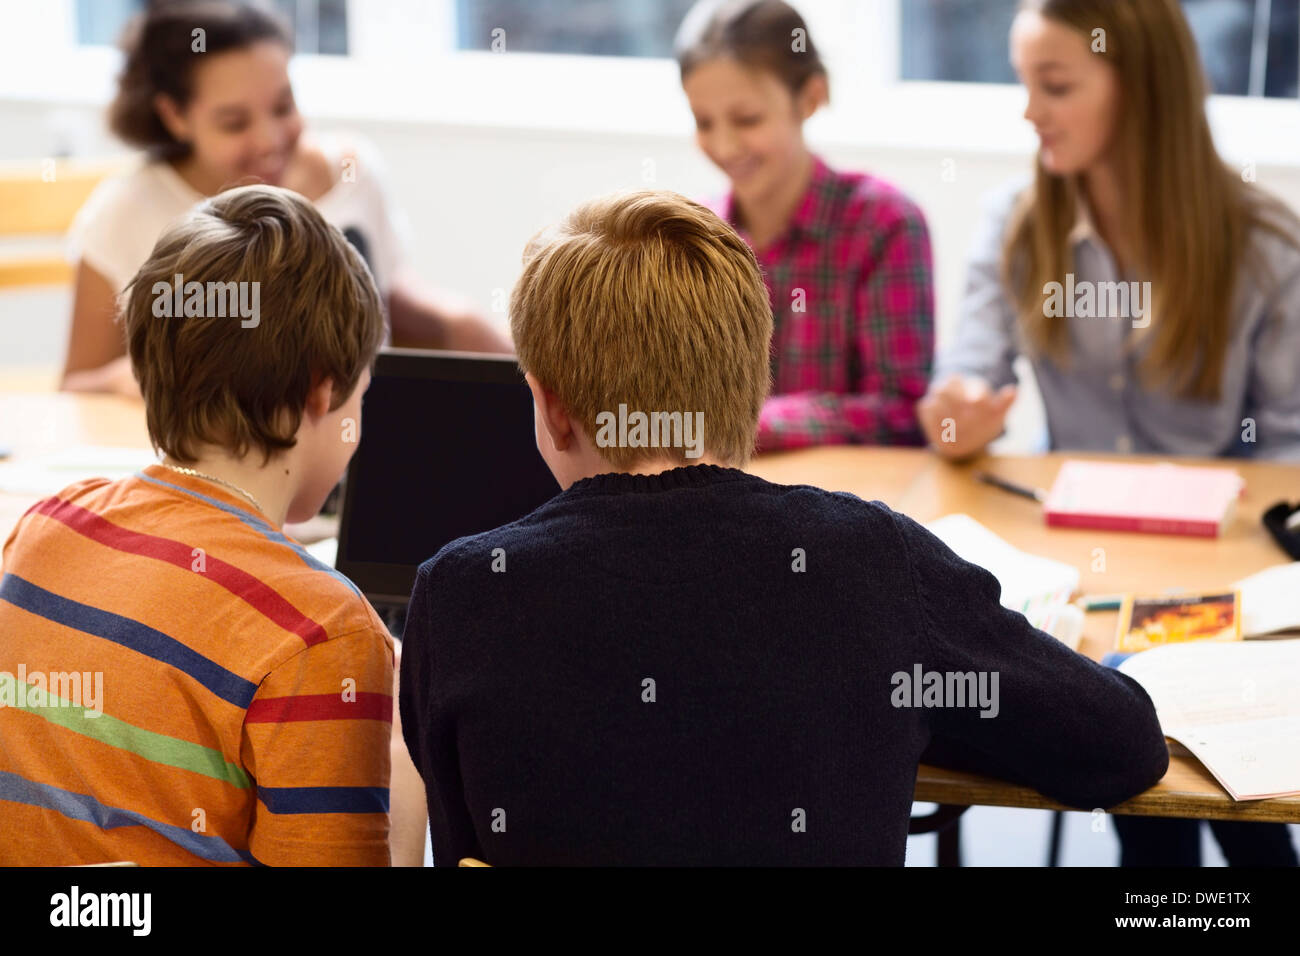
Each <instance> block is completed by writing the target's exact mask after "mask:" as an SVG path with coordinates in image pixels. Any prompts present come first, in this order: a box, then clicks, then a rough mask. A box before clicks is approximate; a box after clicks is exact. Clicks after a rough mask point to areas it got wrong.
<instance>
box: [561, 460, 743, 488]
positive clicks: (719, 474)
mask: <svg viewBox="0 0 1300 956" xmlns="http://www.w3.org/2000/svg"><path fill="white" fill-rule="evenodd" d="M749 478H753V476H752V475H749V474H746V473H745V472H743V471H741V470H740V469H739V468H724V467H722V466H720V465H684V466H683V467H681V468H672V469H670V470H668V471H661V472H659V474H657V475H632V474H628V473H627V472H623V471H613V472H605V473H603V474H599V475H593V476H592V477H590V478H583V479H582V480H581V481H575V482H574V483H573V484H572V485H570V486H569V489H568V491H567V492H566V493H567V494H571V495H572V494H601V495H609V494H615V495H617V494H637V493H646V492H657V491H672V490H673V489H676V488H707V487H710V486H713V485H720V484H726V483H727V482H732V481H741V480H745V479H749Z"/></svg>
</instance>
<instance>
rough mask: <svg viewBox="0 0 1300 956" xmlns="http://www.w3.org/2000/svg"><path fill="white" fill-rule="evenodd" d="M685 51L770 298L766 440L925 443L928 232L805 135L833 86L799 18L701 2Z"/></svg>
mask: <svg viewBox="0 0 1300 956" xmlns="http://www.w3.org/2000/svg"><path fill="white" fill-rule="evenodd" d="M677 60H678V64H679V65H680V67H681V75H682V86H683V88H684V89H685V91H686V96H687V99H688V100H689V101H690V105H691V111H692V112H693V113H694V114H695V123H696V141H697V142H698V143H699V146H700V148H701V149H702V150H703V151H704V153H705V155H707V156H708V157H709V159H710V160H712V161H713V162H714V163H715V164H716V165H717V166H718V168H719V169H721V170H722V171H723V172H724V173H726V175H727V178H728V179H729V180H730V182H731V191H730V192H729V193H728V194H727V195H726V196H725V197H723V198H722V199H721V200H720V201H718V202H716V203H713V204H712V205H713V208H714V211H715V212H717V213H718V215H719V216H721V217H722V218H723V219H725V220H727V221H728V222H730V223H731V224H732V225H733V226H735V227H736V229H737V230H738V231H739V232H740V234H741V235H742V236H743V237H744V238H745V239H746V241H747V242H748V243H749V244H750V246H751V247H752V248H753V250H754V253H755V255H756V256H757V257H758V262H759V265H760V266H762V268H763V272H764V278H765V279H766V281H767V286H768V292H769V293H770V295H771V299H772V313H773V319H774V322H775V325H774V331H773V334H772V393H771V396H770V397H769V398H768V400H767V402H766V404H765V405H764V407H763V412H762V415H761V417H760V419H759V426H758V447H759V450H760V451H773V450H777V449H783V448H802V447H807V446H810V445H824V444H873V445H920V444H922V443H923V441H922V436H921V431H920V428H919V426H918V425H917V420H916V413H915V406H916V403H917V401H918V400H919V399H920V398H921V396H922V395H924V394H925V390H926V386H927V384H928V380H929V375H930V366H931V362H932V359H933V354H934V293H933V285H932V281H931V256H930V237H929V232H928V230H927V228H926V224H925V218H924V216H922V214H921V211H920V209H918V208H917V206H916V205H915V203H913V202H912V201H911V200H909V199H908V198H907V197H906V196H904V195H903V194H902V193H901V192H899V191H898V190H897V189H895V188H894V187H893V186H890V185H889V184H888V183H885V182H882V181H881V180H879V179H876V178H874V177H871V176H867V175H864V174H860V173H841V172H837V171H835V170H832V169H831V168H829V167H828V166H827V165H826V164H825V163H824V162H823V161H822V160H821V159H819V158H818V157H817V156H815V155H814V154H813V153H812V152H810V151H809V149H808V147H807V145H806V144H805V143H804V138H803V123H804V121H805V120H806V119H808V118H809V117H810V116H812V114H813V113H814V112H816V110H817V109H818V108H819V107H821V106H822V105H823V104H825V103H826V102H827V100H828V99H829V80H828V77H827V73H826V68H825V66H824V65H823V64H822V61H821V58H820V56H819V55H818V53H817V50H816V47H814V46H813V42H812V39H811V37H809V36H808V29H807V26H806V25H805V24H804V21H803V18H802V17H800V15H799V14H798V13H797V12H796V11H795V10H794V9H792V8H791V7H790V6H789V5H788V4H786V3H783V2H781V0H750V2H744V3H729V4H725V5H722V6H721V7H719V6H718V5H717V4H716V3H711V2H704V3H700V4H697V5H696V7H695V8H694V9H692V10H691V12H690V13H689V14H687V16H686V19H685V20H684V21H683V23H682V27H681V30H680V31H679V33H678V38H677Z"/></svg>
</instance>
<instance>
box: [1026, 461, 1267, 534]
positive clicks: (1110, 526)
mask: <svg viewBox="0 0 1300 956" xmlns="http://www.w3.org/2000/svg"><path fill="white" fill-rule="evenodd" d="M1244 487H1245V483H1244V482H1243V481H1242V479H1241V476H1240V475H1239V474H1237V472H1235V471H1233V470H1231V469H1229V468H1204V467H1199V466H1193V465H1174V464H1167V463H1163V462H1162V463H1160V464H1151V465H1143V464H1130V463H1127V462H1107V461H1075V460H1070V461H1067V462H1065V463H1064V464H1063V465H1062V466H1061V470H1060V472H1059V473H1058V474H1057V476H1056V482H1055V483H1054V484H1053V485H1052V490H1051V491H1050V492H1049V493H1048V496H1047V501H1046V502H1045V503H1044V505H1043V512H1044V514H1046V516H1047V523H1048V524H1049V525H1052V526H1056V527H1064V528H1100V529H1104V530H1107V531H1142V532H1147V533H1150V534H1182V535H1194V536H1200V537H1206V538H1214V537H1217V536H1218V535H1219V533H1220V532H1221V531H1222V529H1223V527H1224V526H1225V525H1226V524H1227V523H1228V522H1229V520H1230V519H1231V517H1232V513H1233V508H1234V505H1235V504H1236V502H1237V499H1238V498H1239V497H1240V496H1241V492H1242V489H1243V488H1244Z"/></svg>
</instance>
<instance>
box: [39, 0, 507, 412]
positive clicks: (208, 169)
mask: <svg viewBox="0 0 1300 956" xmlns="http://www.w3.org/2000/svg"><path fill="white" fill-rule="evenodd" d="M124 47H125V54H126V61H125V66H124V68H123V71H122V75H121V77H120V79H119V83H118V93H117V97H116V99H115V101H114V102H113V104H112V106H111V107H110V114H109V121H110V126H111V128H112V129H113V131H114V132H115V133H116V134H117V135H118V136H119V137H120V138H121V139H123V140H124V141H126V142H127V143H130V144H132V145H134V146H139V147H142V148H143V149H144V150H145V151H146V158H145V160H144V161H143V162H142V163H141V164H140V166H139V167H138V168H136V169H134V170H133V171H131V172H128V173H127V174H125V175H123V176H120V177H118V178H116V179H112V180H109V181H107V182H105V183H103V184H102V185H101V186H100V187H99V188H98V189H97V190H96V191H95V192H94V194H92V196H91V197H90V199H89V200H88V201H87V202H86V205H85V207H84V208H83V209H82V210H81V212H80V213H79V214H78V217H77V220H76V222H75V224H74V225H73V229H72V234H71V239H72V254H73V256H74V257H75V258H76V260H77V267H76V287H75V291H74V297H73V316H72V329H71V334H70V336H69V344H68V353H67V358H66V361H65V364H64V371H63V387H64V388H65V389H68V390H71V391H116V392H123V393H126V394H137V392H136V388H135V380H134V378H133V376H132V374H131V369H130V364H129V361H128V359H127V357H126V349H125V344H124V342H123V340H122V333H121V330H120V328H119V327H118V326H117V324H116V322H115V321H114V316H115V314H116V307H115V300H116V297H117V295H118V293H120V292H121V291H122V289H123V288H124V287H125V286H126V284H127V283H128V282H129V281H130V279H131V277H132V276H133V275H134V274H135V272H136V270H137V269H138V268H139V267H140V265H141V264H142V263H143V262H144V261H145V259H146V258H148V256H149V253H150V251H151V250H152V249H153V245H154V242H155V241H157V239H158V237H159V235H161V234H162V232H163V230H164V229H165V228H166V227H167V226H168V225H169V224H170V223H171V222H173V221H174V220H175V219H177V218H178V217H180V216H181V215H182V214H183V213H185V212H186V211H187V210H188V209H189V208H190V207H191V206H193V205H194V204H195V203H197V202H200V201H202V200H203V199H205V198H207V197H209V196H213V195H216V194H217V193H219V192H221V191H222V190H224V189H227V188H230V187H231V186H236V185H246V184H248V183H253V182H264V183H268V184H271V185H276V186H284V187H286V188H289V189H293V190H295V191H296V192H299V193H301V194H302V195H304V196H306V197H307V198H308V199H310V200H312V201H313V202H314V203H315V204H316V205H317V207H318V208H319V209H320V211H321V213H322V214H324V216H325V218H326V219H327V220H328V221H330V222H331V223H333V224H334V225H335V226H337V227H338V228H339V229H340V230H341V231H342V232H343V233H344V235H345V236H347V237H348V238H349V239H350V240H351V241H352V243H353V245H355V246H356V247H357V248H358V250H359V251H360V252H361V254H362V256H363V257H364V258H365V260H366V262H367V264H369V266H370V269H371V272H373V273H374V276H375V280H376V283H377V284H378V286H379V289H380V292H381V293H382V294H383V296H384V300H385V304H386V305H387V307H388V315H389V326H390V334H391V338H392V341H393V342H394V343H395V344H397V345H404V346H412V347H424V348H453V349H462V350H470V351H488V352H510V351H513V349H512V348H511V346H510V343H509V340H508V339H507V338H506V337H505V336H504V335H503V334H501V333H499V332H497V331H496V330H494V329H493V328H492V327H491V326H490V325H488V324H487V323H486V322H485V321H483V320H482V319H481V318H480V317H479V316H477V315H476V314H475V313H474V310H473V309H472V308H471V307H469V306H467V305H466V304H464V303H463V302H461V301H457V300H455V299H453V298H451V297H449V296H446V295H444V294H434V293H430V292H428V291H426V290H420V289H417V287H416V285H415V283H414V282H413V280H412V277H411V276H410V274H409V272H408V271H407V270H406V268H405V265H404V262H403V247H404V246H405V235H404V233H405V229H404V224H403V223H402V222H401V220H400V218H399V217H398V216H396V215H395V214H394V212H393V210H392V209H391V207H390V206H389V203H388V201H387V198H386V196H385V194H384V190H383V187H382V182H383V171H382V167H381V165H380V162H379V159H378V157H377V156H376V155H375V154H374V152H373V151H372V150H369V149H367V148H366V147H365V146H364V145H358V146H354V147H352V148H349V147H348V146H347V145H345V144H342V143H338V142H329V141H323V140H322V141H313V140H311V139H309V138H308V137H307V136H306V135H304V132H303V120H302V116H301V115H300V114H299V113H298V110H297V108H296V106H295V105H294V98H293V88H292V86H291V85H290V82H289V73H288V64H289V57H290V55H291V52H292V51H291V45H290V40H289V37H288V34H287V33H286V32H285V30H284V28H283V26H282V25H281V24H280V23H279V22H278V21H277V20H275V19H274V18H273V17H271V16H269V15H267V14H266V13H263V12H262V11H260V10H257V9H256V8H253V7H249V6H243V5H238V4H234V3H228V2H204V3H198V4H193V3H184V4H176V3H169V4H158V5H154V6H153V7H152V9H151V10H150V11H149V12H148V13H146V14H144V15H142V17H141V18H140V19H138V20H137V21H136V22H135V23H133V25H132V27H131V28H130V29H129V30H128V34H127V36H126V38H125V42H124Z"/></svg>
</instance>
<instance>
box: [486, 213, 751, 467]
mask: <svg viewBox="0 0 1300 956" xmlns="http://www.w3.org/2000/svg"><path fill="white" fill-rule="evenodd" d="M510 326H511V331H512V333H513V335H514V340H515V347H516V350H517V352H518V356H519V364H520V366H521V367H522V368H523V369H524V371H526V372H530V373H532V374H533V375H534V376H535V377H536V378H537V379H538V381H540V382H541V383H542V384H543V385H544V386H545V387H546V388H547V389H548V390H550V391H551V392H553V393H555V395H556V396H557V397H558V398H559V399H560V401H561V402H562V403H563V404H564V405H565V407H566V408H567V409H568V411H569V413H570V415H571V416H573V417H574V418H575V419H576V420H578V421H579V422H581V423H583V424H584V426H585V427H586V428H587V429H588V431H587V434H588V435H589V436H593V435H595V434H596V426H597V422H598V418H597V416H599V415H600V414H601V413H602V412H608V413H614V412H616V411H617V410H618V408H619V406H620V405H626V406H627V407H628V408H629V409H631V410H633V411H641V412H644V413H647V414H650V413H653V412H665V413H672V412H682V413H683V414H692V413H696V412H701V413H703V422H704V426H705V430H704V450H705V452H706V453H708V454H709V455H711V456H712V457H714V458H716V459H718V460H719V461H723V462H727V463H730V464H735V465H743V464H744V463H746V462H747V461H748V460H749V457H750V455H752V454H753V450H754V439H755V432H756V430H757V425H758V414H759V411H760V410H761V409H762V406H763V401H764V400H765V399H766V397H767V392H768V387H769V384H770V371H769V351H768V350H769V343H770V340H771V337H772V309H771V306H770V305H769V303H768V296H767V289H766V287H765V286H764V284H763V278H762V275H761V273H760V272H759V268H758V263H757V262H756V261H755V259H754V254H753V252H752V251H750V248H749V246H748V245H747V244H746V243H745V241H744V240H743V239H741V238H740V236H738V235H737V234H736V233H735V231H734V230H732V228H731V227H730V226H728V225H727V224H726V223H725V222H723V221H722V220H721V219H719V218H718V217H717V216H716V215H714V214H713V213H712V212H710V211H709V210H707V209H706V208H704V207H703V206H701V205H700V204H698V203H695V202H692V201H691V200H689V199H686V198H685V197H683V196H679V195H677V194H676V193H670V192H651V191H645V192H635V193H628V194H621V195H614V196H608V197H604V198H601V199H596V200H593V201H591V202H588V203H585V204H584V205H582V206H580V207H578V208H577V209H575V210H574V211H573V212H572V213H570V214H569V215H568V216H567V217H566V218H565V219H564V220H563V221H562V222H560V223H559V224H558V225H557V226H554V227H552V228H551V229H549V230H544V231H543V232H542V233H539V234H538V235H537V236H535V237H534V238H533V239H532V241H531V242H529V244H528V246H527V248H526V249H525V250H524V271H523V275H522V276H521V277H520V279H519V281H518V283H517V284H516V285H515V287H514V290H513V292H512V293H511V296H510ZM598 451H599V453H600V454H601V455H602V456H603V457H604V458H605V460H606V461H608V462H609V463H610V464H611V465H613V466H615V467H616V468H628V467H630V466H633V465H635V464H637V463H639V462H641V461H644V460H647V459H649V458H651V457H652V455H653V456H661V457H669V458H673V459H677V460H681V461H682V462H683V463H687V464H689V463H690V462H689V460H688V459H687V458H686V456H685V452H684V449H682V448H671V447H670V448H666V449H654V450H653V451H647V450H645V449H643V448H635V447H618V446H609V447H599V446H598Z"/></svg>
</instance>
